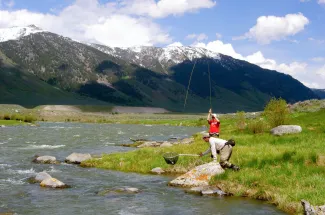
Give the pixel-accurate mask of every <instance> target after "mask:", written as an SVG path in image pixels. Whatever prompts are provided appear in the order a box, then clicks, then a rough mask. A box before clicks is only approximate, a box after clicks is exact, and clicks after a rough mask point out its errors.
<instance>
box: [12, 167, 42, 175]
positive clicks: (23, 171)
mask: <svg viewBox="0 0 325 215" xmlns="http://www.w3.org/2000/svg"><path fill="white" fill-rule="evenodd" d="M9 172H12V173H17V174H20V175H25V174H34V173H36V172H35V170H34V169H33V168H30V169H26V170H20V169H18V170H12V169H11V170H9Z"/></svg>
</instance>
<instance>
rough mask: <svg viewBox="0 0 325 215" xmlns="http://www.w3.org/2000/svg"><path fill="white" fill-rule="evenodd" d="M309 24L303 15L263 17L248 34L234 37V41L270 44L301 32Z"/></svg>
mask: <svg viewBox="0 0 325 215" xmlns="http://www.w3.org/2000/svg"><path fill="white" fill-rule="evenodd" d="M308 24H309V20H308V19H307V18H306V17H305V16H304V15H303V14H301V13H298V14H287V15H286V16H284V17H277V16H261V17H259V18H258V19H257V23H256V25H255V26H253V27H252V28H251V29H250V30H249V31H248V32H247V33H245V34H244V35H243V36H239V37H234V38H233V40H242V39H253V40H256V41H257V42H258V43H259V44H269V43H271V42H272V41H279V40H283V39H286V38H287V37H288V36H293V35H295V34H297V33H299V32H301V31H302V30H304V28H305V26H306V25H308Z"/></svg>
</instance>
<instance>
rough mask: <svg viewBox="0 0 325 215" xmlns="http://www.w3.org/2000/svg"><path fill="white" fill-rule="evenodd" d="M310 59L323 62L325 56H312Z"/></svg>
mask: <svg viewBox="0 0 325 215" xmlns="http://www.w3.org/2000/svg"><path fill="white" fill-rule="evenodd" d="M311 60H312V61H314V62H324V61H325V57H314V58H312V59H311Z"/></svg>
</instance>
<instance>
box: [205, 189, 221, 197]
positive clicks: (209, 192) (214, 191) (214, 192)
mask: <svg viewBox="0 0 325 215" xmlns="http://www.w3.org/2000/svg"><path fill="white" fill-rule="evenodd" d="M201 194H202V195H219V196H224V195H227V194H226V193H225V192H223V191H222V190H219V189H217V188H209V189H206V190H202V191H201Z"/></svg>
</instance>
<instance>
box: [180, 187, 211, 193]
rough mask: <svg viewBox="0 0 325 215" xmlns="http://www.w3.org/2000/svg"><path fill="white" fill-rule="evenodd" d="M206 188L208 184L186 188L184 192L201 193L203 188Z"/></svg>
mask: <svg viewBox="0 0 325 215" xmlns="http://www.w3.org/2000/svg"><path fill="white" fill-rule="evenodd" d="M207 189H209V187H208V186H202V187H192V188H191V189H189V190H186V191H185V192H186V193H194V194H201V192H202V191H203V190H207Z"/></svg>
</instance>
